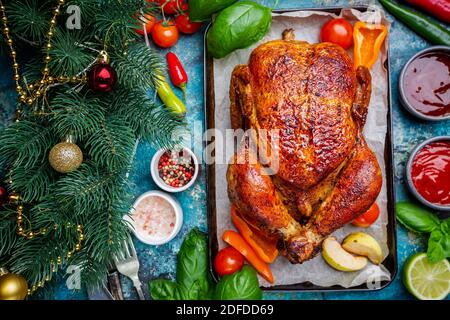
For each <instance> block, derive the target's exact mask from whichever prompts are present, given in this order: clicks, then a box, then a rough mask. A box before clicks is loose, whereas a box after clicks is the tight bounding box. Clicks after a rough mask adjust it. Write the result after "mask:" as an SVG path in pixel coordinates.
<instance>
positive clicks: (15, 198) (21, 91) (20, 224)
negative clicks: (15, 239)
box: [0, 0, 86, 295]
mask: <svg viewBox="0 0 450 320" xmlns="http://www.w3.org/2000/svg"><path fill="white" fill-rule="evenodd" d="M57 2H58V3H57V5H56V6H55V9H54V10H53V16H52V18H51V20H50V23H49V31H48V33H47V43H46V46H45V50H46V56H45V58H44V68H43V69H42V77H41V79H40V80H38V81H36V82H35V83H33V84H27V83H25V88H23V87H22V86H21V84H20V79H21V77H20V74H19V64H18V62H17V52H16V51H15V49H14V45H13V44H14V43H13V39H12V38H11V35H10V29H9V27H8V18H7V15H6V9H5V6H4V5H3V2H2V1H1V0H0V13H1V19H2V24H3V35H4V38H5V41H6V44H7V45H8V48H9V54H10V56H11V60H12V68H13V71H14V75H13V79H14V81H15V83H16V91H17V93H18V99H19V101H20V102H21V103H24V104H27V105H29V106H31V105H32V104H33V103H34V102H35V101H36V100H37V99H39V98H43V97H45V95H46V93H47V90H48V89H49V86H50V85H54V84H64V83H73V84H76V83H84V82H86V74H83V75H81V76H73V77H67V76H58V77H55V76H51V75H50V69H49V62H50V61H51V56H50V52H51V49H52V43H51V40H52V37H53V35H54V30H55V26H56V23H57V21H56V19H57V17H58V15H59V13H60V10H61V6H62V5H64V3H65V0H57ZM35 114H38V115H39V114H45V112H44V110H41V111H39V112H38V113H35ZM21 116H22V110H20V109H17V110H16V121H19V120H20V118H21ZM11 183H12V181H11V180H10V181H9V184H10V185H11ZM10 201H11V202H13V203H16V204H17V234H18V235H19V236H21V237H24V238H26V239H29V240H31V239H33V238H34V237H36V236H39V235H45V234H46V233H47V232H48V231H49V230H48V228H40V229H39V230H33V228H32V227H31V225H30V226H29V227H30V228H29V229H28V230H26V229H25V227H24V217H23V210H24V206H23V203H22V202H21V200H20V197H19V195H18V194H17V193H15V192H14V191H13V192H12V194H11V196H10ZM61 227H66V228H76V231H77V232H78V240H77V243H76V245H75V247H74V248H73V249H72V250H70V251H68V252H67V254H66V258H67V259H70V258H71V257H72V255H73V254H74V253H75V252H77V251H79V250H80V249H81V245H82V242H83V240H84V233H83V226H82V225H79V224H78V225H72V224H71V223H68V224H67V225H65V226H59V225H57V224H55V225H53V226H52V228H54V229H55V230H56V229H58V228H61ZM61 260H62V257H61V256H58V257H57V259H56V261H54V260H52V261H51V265H52V272H56V266H57V265H61ZM50 280H51V279H50V277H49V276H47V278H45V279H44V280H41V281H39V282H38V283H35V284H33V285H32V286H31V288H29V289H28V294H29V295H30V294H33V293H34V292H35V291H36V290H37V289H38V288H39V287H43V285H44V283H45V282H46V281H50Z"/></svg>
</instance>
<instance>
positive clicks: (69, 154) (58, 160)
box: [48, 141, 83, 173]
mask: <svg viewBox="0 0 450 320" xmlns="http://www.w3.org/2000/svg"><path fill="white" fill-rule="evenodd" d="M48 160H49V162H50V165H51V166H52V168H53V169H54V170H55V171H57V172H59V173H69V172H72V171H75V170H77V169H78V168H79V167H80V165H81V164H82V163H83V152H82V151H81V149H80V147H78V146H77V145H76V144H75V143H73V142H71V141H65V142H60V143H58V144H57V145H55V146H54V147H53V148H52V149H51V150H50V153H49V155H48Z"/></svg>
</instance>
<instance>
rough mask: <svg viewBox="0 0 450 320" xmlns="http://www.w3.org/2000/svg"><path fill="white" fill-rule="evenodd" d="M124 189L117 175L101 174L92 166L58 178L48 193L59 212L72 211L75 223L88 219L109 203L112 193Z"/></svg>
mask: <svg viewBox="0 0 450 320" xmlns="http://www.w3.org/2000/svg"><path fill="white" fill-rule="evenodd" d="M125 185H126V183H125V181H124V179H123V177H122V176H121V175H119V174H118V173H117V172H113V171H110V172H108V171H104V170H102V169H100V167H99V166H97V165H95V164H93V163H84V164H82V165H81V166H80V168H78V170H77V171H74V172H71V173H69V174H67V175H66V176H63V177H61V178H60V179H59V180H58V181H57V182H56V183H55V184H54V186H53V188H52V189H51V192H52V193H53V194H54V196H55V199H57V201H58V205H59V206H61V208H62V209H64V210H72V212H74V214H75V215H76V216H78V217H77V219H78V218H79V217H87V218H89V217H91V215H92V214H93V213H95V212H99V211H101V210H102V209H104V208H105V207H106V206H107V205H108V204H109V202H110V201H112V199H111V194H112V191H113V190H114V189H116V188H118V189H120V190H123V188H124V186H125ZM120 199H121V198H117V199H114V200H120Z"/></svg>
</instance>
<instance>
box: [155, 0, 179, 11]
mask: <svg viewBox="0 0 450 320" xmlns="http://www.w3.org/2000/svg"><path fill="white" fill-rule="evenodd" d="M158 2H159V5H160V6H161V8H162V9H163V11H164V13H165V14H175V13H177V12H178V11H180V10H181V6H182V4H183V3H184V1H183V0H159V1H158Z"/></svg>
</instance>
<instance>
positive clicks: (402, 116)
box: [0, 0, 450, 299]
mask: <svg viewBox="0 0 450 320" xmlns="http://www.w3.org/2000/svg"><path fill="white" fill-rule="evenodd" d="M258 2H261V3H264V4H266V5H268V6H272V5H273V4H274V2H275V1H274V0H266V1H262V0H260V1H258ZM370 3H376V1H343V0H336V1H332V0H281V1H279V4H278V6H277V8H278V9H285V8H311V7H326V6H348V5H357V4H370ZM388 16H389V15H388ZM389 18H390V20H391V21H393V23H392V28H391V30H390V58H391V77H392V83H393V86H392V96H393V100H392V108H393V117H394V149H395V172H396V175H395V187H396V192H397V199H398V200H402V199H407V198H409V195H408V193H407V191H406V189H405V184H404V179H403V171H404V163H405V161H406V159H407V157H408V155H409V152H410V151H411V150H412V149H413V147H414V146H415V145H416V144H417V143H419V142H420V141H422V140H424V139H426V138H429V137H432V136H435V135H444V134H447V135H448V134H450V129H449V124H450V121H446V122H440V123H428V122H427V123H425V122H422V121H419V120H416V119H415V118H412V117H411V116H410V115H409V114H408V113H407V112H406V111H405V110H404V109H403V108H402V107H401V106H400V105H399V102H398V99H397V97H398V91H397V86H396V84H397V79H398V74H399V72H400V70H401V68H402V66H403V65H404V64H405V62H406V61H407V60H408V58H409V57H410V56H412V55H413V54H414V53H416V52H417V51H419V50H421V49H423V48H426V47H427V46H429V45H430V44H429V43H427V42H426V41H424V40H423V39H421V38H420V37H419V36H417V35H416V34H414V33H413V32H412V31H410V30H409V29H407V28H406V27H405V26H404V25H403V24H401V23H400V22H397V21H395V20H394V19H393V18H392V17H391V16H389ZM158 50H159V49H158ZM172 51H174V52H175V53H176V54H178V55H179V57H180V58H181V60H182V61H183V63H184V66H185V68H186V70H187V72H188V74H189V85H188V94H187V96H188V101H187V109H188V112H187V120H188V123H190V124H191V125H192V124H193V123H194V121H203V120H204V111H203V104H204V94H203V84H204V82H203V33H202V32H199V33H197V34H195V35H193V36H182V37H181V38H180V41H179V42H178V44H177V45H176V47H174V48H173V49H172ZM164 54H165V52H164V51H161V55H164ZM10 79H11V71H10V68H9V65H8V62H7V60H6V59H5V58H1V59H0V104H1V105H0V107H1V109H0V110H3V112H1V113H0V124H6V123H7V121H8V120H9V119H8V118H9V117H10V115H11V114H12V112H13V110H14V101H15V93H14V90H13V85H12V82H11V81H10ZM198 148H201V144H200V143H199V144H198ZM199 150H200V151H201V149H199ZM153 152H154V150H152V148H151V147H150V146H149V145H147V144H141V145H139V148H138V152H137V157H136V160H135V163H134V166H133V170H132V173H131V176H130V178H131V179H132V181H133V182H134V183H135V186H136V187H135V190H134V193H135V196H136V197H137V196H139V195H140V194H141V193H143V192H145V191H148V190H152V189H156V188H157V187H156V186H155V185H154V184H153V182H152V180H151V177H150V172H149V163H150V159H151V157H152V155H153ZM205 191H206V190H205V171H204V168H203V170H202V173H201V175H200V177H199V179H198V180H197V182H196V184H195V185H194V187H193V188H191V189H189V190H187V191H185V192H183V193H180V194H177V195H176V197H177V198H178V199H179V201H180V202H181V205H182V207H183V210H184V219H185V220H184V225H183V227H182V229H181V232H180V233H179V235H178V236H177V237H176V238H175V239H174V240H173V241H171V242H170V243H168V244H166V245H162V246H158V247H151V246H147V245H144V244H142V243H139V242H136V247H137V250H138V254H139V258H140V261H141V273H140V277H141V280H142V282H143V283H144V286H145V287H146V283H147V282H148V280H149V279H152V278H159V277H165V278H174V277H175V265H176V253H177V252H178V250H179V247H180V245H181V242H182V239H183V238H184V236H185V235H186V233H187V232H188V231H189V230H191V229H192V228H193V227H196V226H197V227H199V228H200V229H201V230H203V231H207V229H206V228H207V219H206V193H205ZM397 237H398V262H399V270H401V267H402V265H403V263H404V261H405V259H406V258H407V257H408V256H410V255H411V254H413V253H414V252H418V251H423V250H424V243H423V241H422V240H421V238H419V237H417V236H415V235H413V234H412V233H409V232H407V231H406V230H405V229H404V228H403V227H400V226H399V227H398V230H397ZM122 283H123V287H124V295H125V298H126V299H136V298H137V296H136V295H135V293H134V290H133V288H132V287H131V282H130V281H128V279H123V280H122ZM145 289H146V288H145ZM264 297H265V298H266V299H411V296H410V295H409V294H408V293H407V292H406V290H405V289H404V288H403V286H402V284H401V280H400V277H399V275H397V277H396V278H395V279H394V281H393V282H392V284H391V285H389V286H388V287H387V288H385V289H383V290H381V291H375V292H365V293H363V292H352V293H345V292H340V293H285V292H280V293H267V294H265V295H264ZM54 298H55V299H86V298H87V295H86V292H85V291H84V290H80V291H69V290H67V289H66V287H65V284H64V283H61V285H60V286H59V288H58V289H57V291H56V294H55V296H54Z"/></svg>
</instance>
